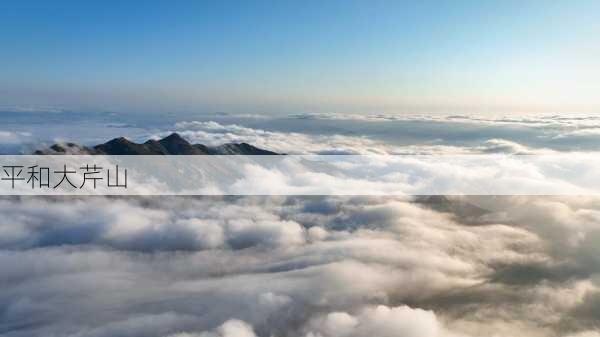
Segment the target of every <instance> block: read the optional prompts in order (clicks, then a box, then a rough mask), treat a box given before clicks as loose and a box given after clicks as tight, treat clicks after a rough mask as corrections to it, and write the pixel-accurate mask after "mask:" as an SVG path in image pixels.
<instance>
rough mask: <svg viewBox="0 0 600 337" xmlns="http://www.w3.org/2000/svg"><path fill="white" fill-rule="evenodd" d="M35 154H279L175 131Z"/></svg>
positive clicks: (63, 146) (56, 146)
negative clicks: (212, 142)
mask: <svg viewBox="0 0 600 337" xmlns="http://www.w3.org/2000/svg"><path fill="white" fill-rule="evenodd" d="M35 154H106V155H276V154H277V153H275V152H272V151H268V150H263V149H260V148H258V147H255V146H252V145H250V144H248V143H229V144H223V145H220V146H214V147H209V146H206V145H203V144H190V142H188V141H187V140H185V139H184V138H183V137H181V135H179V134H178V133H176V132H173V133H171V134H170V135H168V136H166V137H164V138H162V139H159V140H155V139H150V140H147V141H146V142H144V143H142V144H138V143H135V142H132V141H130V140H129V139H127V138H125V137H118V138H114V139H111V140H109V141H108V142H106V143H104V144H99V145H96V146H94V147H93V148H88V147H85V146H80V145H77V144H73V143H67V144H54V145H52V146H51V147H49V148H48V149H45V150H38V151H35Z"/></svg>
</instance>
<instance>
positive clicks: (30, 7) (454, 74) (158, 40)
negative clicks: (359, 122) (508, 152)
mask: <svg viewBox="0 0 600 337" xmlns="http://www.w3.org/2000/svg"><path fill="white" fill-rule="evenodd" d="M0 21H1V22H2V29H1V30H0V45H1V46H2V48H1V49H2V52H1V53H0V69H1V76H0V106H4V107H10V106H25V107H27V106H29V107H36V106H41V107H61V108H65V109H70V110H96V111H104V110H118V111H123V112H163V111H169V112H177V111H188V112H190V111H194V112H195V111H197V112H214V111H225V112H234V113H261V112H266V113H299V112H352V113H361V112H363V113H377V112H388V113H390V112H398V113H406V112H450V113H455V112H483V113H486V112H538V111H544V112H597V111H598V112H600V98H598V96H600V95H597V93H598V92H599V91H600V80H598V78H599V77H600V62H599V61H598V60H599V59H600V47H599V44H598V43H597V41H598V36H600V2H598V1H595V0H581V1H569V2H567V1H550V0H531V1H512V0H504V1H492V0H488V1H461V0H454V1H450V0H438V1H400V0H396V1H380V0H373V1H366V0H364V1H350V0H347V1H341V0H339V1H338V0H325V1H316V0H308V1H285V0H282V1H274V0H273V1H251V0H244V1H241V0H240V1H228V0H225V1H183V0H175V1H143V2H140V1H60V0H57V1H4V2H2V3H1V4H0Z"/></svg>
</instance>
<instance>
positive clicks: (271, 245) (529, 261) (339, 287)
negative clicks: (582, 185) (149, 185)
mask: <svg viewBox="0 0 600 337" xmlns="http://www.w3.org/2000/svg"><path fill="white" fill-rule="evenodd" d="M0 213H1V214H2V220H0V270H2V273H0V284H1V285H2V291H0V334H2V335H3V336H144V337H146V336H157V337H167V336H168V337H175V336H177V337H182V336H203V337H208V336H223V337H224V336H226V337H244V336H266V337H271V336H282V337H283V336H300V337H316V336H322V337H341V336H368V335H373V336H383V337H385V336H403V337H450V336H463V337H476V336H532V337H536V336H560V337H564V336H569V337H571V336H586V337H587V336H594V337H595V336H600V334H599V333H598V331H597V330H596V329H597V327H598V324H599V323H600V322H599V321H598V317H599V315H598V314H599V312H600V278H599V275H600V274H599V272H600V258H599V257H600V248H598V247H599V246H598V242H599V240H600V199H599V198H586V197H568V198H567V197H560V198H550V197H509V196H506V197H418V198H398V197H148V198H140V197H136V198H108V197H44V198H41V197H12V198H9V197H5V198H3V199H1V200H0Z"/></svg>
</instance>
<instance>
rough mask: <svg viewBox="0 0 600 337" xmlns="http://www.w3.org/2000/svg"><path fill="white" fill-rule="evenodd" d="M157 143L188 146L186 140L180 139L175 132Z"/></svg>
mask: <svg viewBox="0 0 600 337" xmlns="http://www.w3.org/2000/svg"><path fill="white" fill-rule="evenodd" d="M159 142H161V143H172V144H189V142H188V141H187V140H185V139H184V138H183V137H181V136H180V135H179V134H178V133H177V132H173V133H171V134H170V135H168V136H166V137H164V138H163V139H161V140H160V141H159Z"/></svg>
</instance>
